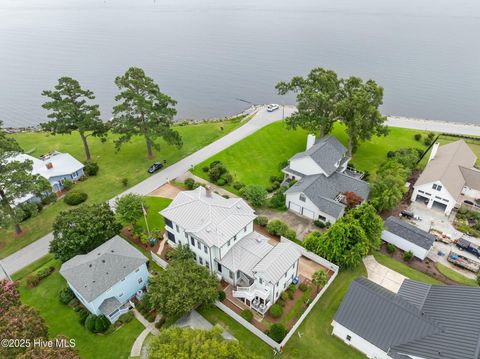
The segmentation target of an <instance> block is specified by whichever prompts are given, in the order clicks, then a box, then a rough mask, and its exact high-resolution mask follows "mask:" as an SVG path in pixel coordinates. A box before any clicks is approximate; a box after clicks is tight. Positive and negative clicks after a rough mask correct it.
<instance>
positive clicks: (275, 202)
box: [269, 189, 285, 208]
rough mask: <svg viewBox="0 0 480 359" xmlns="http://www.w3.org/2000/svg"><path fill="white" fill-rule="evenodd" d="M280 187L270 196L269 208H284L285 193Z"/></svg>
mask: <svg viewBox="0 0 480 359" xmlns="http://www.w3.org/2000/svg"><path fill="white" fill-rule="evenodd" d="M283 192H284V191H283V190H282V189H280V190H278V191H277V192H275V194H274V195H273V196H272V198H270V203H269V206H270V207H271V208H285V194H284V193H283Z"/></svg>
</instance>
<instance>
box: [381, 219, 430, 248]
mask: <svg viewBox="0 0 480 359" xmlns="http://www.w3.org/2000/svg"><path fill="white" fill-rule="evenodd" d="M384 228H385V229H386V230H388V231H389V232H391V233H393V234H395V235H397V236H399V237H401V238H404V239H406V240H407V241H409V242H412V243H413V244H416V245H417V246H419V247H422V248H424V249H430V248H432V246H433V243H434V242H435V236H434V235H432V234H430V233H428V232H425V231H422V230H421V229H420V228H417V227H415V226H414V225H411V224H410V223H407V222H405V221H402V220H401V219H400V218H397V217H394V216H390V217H388V218H387V219H386V220H385V223H384Z"/></svg>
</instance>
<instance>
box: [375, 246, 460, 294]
mask: <svg viewBox="0 0 480 359" xmlns="http://www.w3.org/2000/svg"><path fill="white" fill-rule="evenodd" d="M380 251H381V252H382V253H383V254H385V255H387V256H389V257H390V258H393V259H395V260H397V261H399V262H401V263H403V264H405V265H407V266H409V267H410V268H413V269H415V270H418V271H419V272H422V273H424V274H426V275H428V276H430V277H432V278H435V279H438V280H439V281H440V282H443V283H445V284H448V285H455V284H457V285H458V283H457V282H455V281H453V280H451V279H450V278H448V277H446V276H445V275H443V274H442V273H440V272H439V271H438V270H437V268H436V267H435V263H433V262H432V261H431V260H429V259H425V261H421V260H420V259H418V258H416V257H414V258H413V259H412V260H411V261H410V262H405V261H404V260H403V253H404V252H403V251H402V250H401V249H398V248H397V250H396V251H395V252H393V253H388V251H387V246H386V244H385V243H383V244H382V246H381V247H380Z"/></svg>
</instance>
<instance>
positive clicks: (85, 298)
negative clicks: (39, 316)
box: [60, 236, 148, 323]
mask: <svg viewBox="0 0 480 359" xmlns="http://www.w3.org/2000/svg"><path fill="white" fill-rule="evenodd" d="M147 261H148V259H147V257H145V256H144V255H143V254H142V253H141V252H140V251H139V250H138V249H136V248H135V247H133V246H132V245H131V244H129V243H128V242H127V241H125V240H124V239H122V238H121V237H119V236H115V237H113V238H112V239H110V240H108V241H107V242H105V243H103V244H102V245H100V246H99V247H97V248H95V249H94V250H93V251H91V252H89V253H87V254H84V255H77V256H75V257H73V258H72V259H70V260H68V261H66V262H65V263H63V264H62V267H61V268H60V274H61V275H62V276H63V278H65V280H66V281H67V283H68V286H69V287H70V288H71V289H72V291H73V293H74V294H75V296H76V297H77V298H78V300H79V301H80V302H81V303H82V304H83V305H84V306H85V308H87V309H88V310H89V311H90V312H91V313H92V314H95V315H101V314H103V315H105V316H106V317H107V318H108V319H109V320H110V321H111V322H112V323H113V322H115V321H116V320H117V319H118V318H119V317H120V315H122V314H123V313H126V312H127V311H128V308H129V307H130V305H129V301H130V299H131V298H132V297H133V296H135V294H136V293H137V292H138V291H140V290H142V289H143V288H144V287H145V286H146V285H147V282H148V269H147V265H146V264H147Z"/></svg>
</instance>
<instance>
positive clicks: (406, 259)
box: [403, 251, 413, 262]
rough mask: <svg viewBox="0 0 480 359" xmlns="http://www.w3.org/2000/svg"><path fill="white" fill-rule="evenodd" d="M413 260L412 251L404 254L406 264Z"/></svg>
mask: <svg viewBox="0 0 480 359" xmlns="http://www.w3.org/2000/svg"><path fill="white" fill-rule="evenodd" d="M412 259H413V253H412V251H408V252H405V253H403V260H404V261H405V262H410V261H411V260H412Z"/></svg>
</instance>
